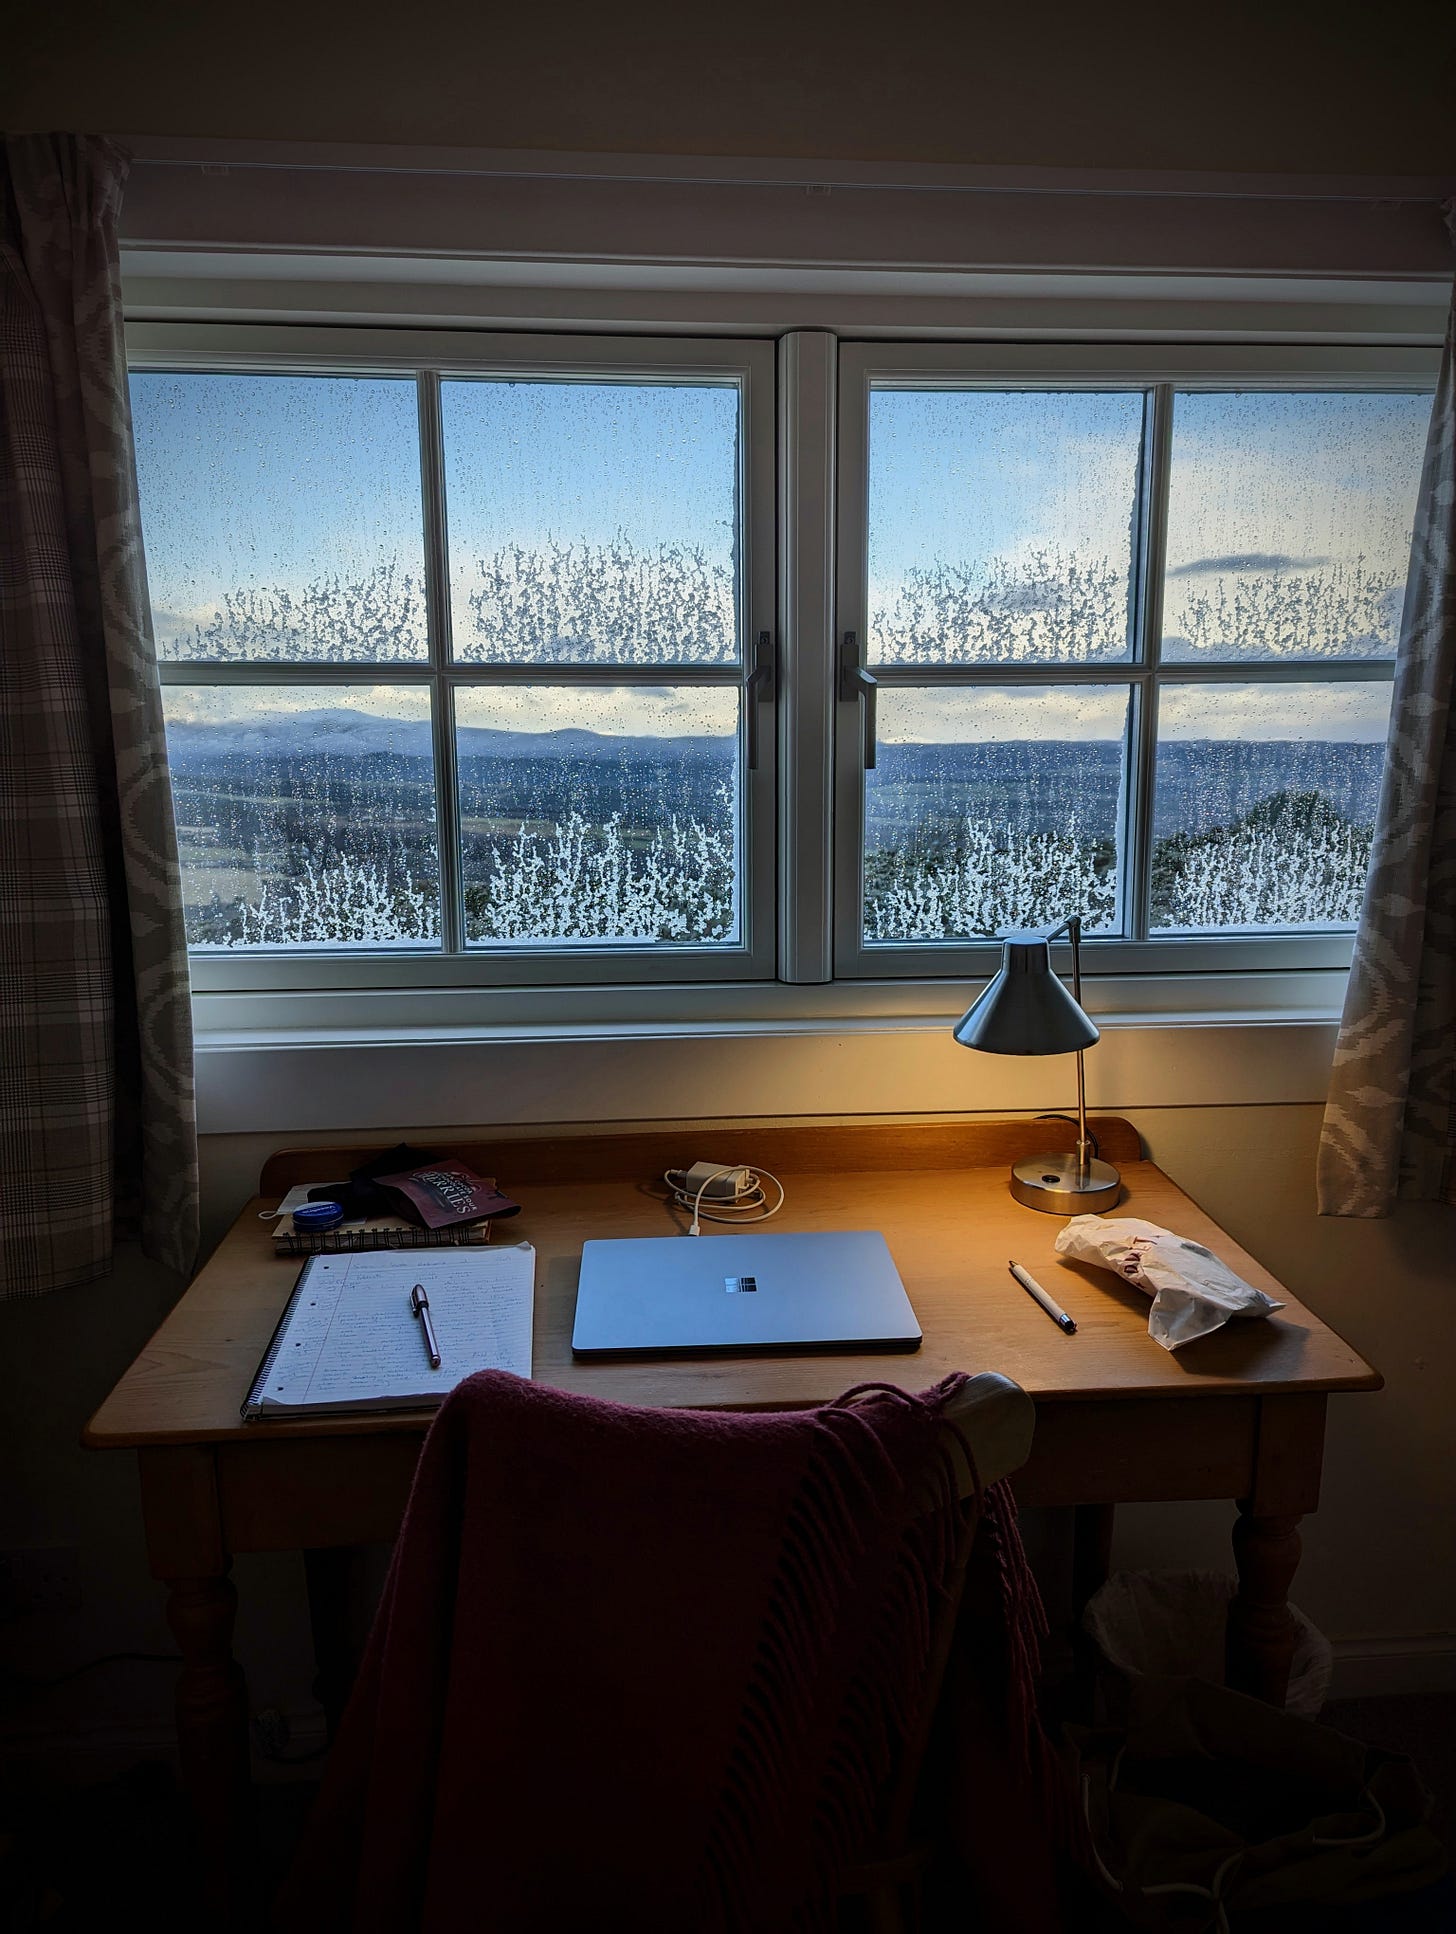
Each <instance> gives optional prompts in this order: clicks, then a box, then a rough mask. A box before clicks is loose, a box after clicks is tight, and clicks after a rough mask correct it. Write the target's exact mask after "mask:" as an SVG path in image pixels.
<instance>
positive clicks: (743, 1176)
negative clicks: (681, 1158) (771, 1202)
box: [681, 1162, 758, 1202]
mask: <svg viewBox="0 0 1456 1934" xmlns="http://www.w3.org/2000/svg"><path fill="white" fill-rule="evenodd" d="M757 1186H758V1185H757V1184H756V1183H755V1181H754V1179H753V1170H752V1169H749V1168H726V1167H725V1166H724V1165H723V1163H722V1162H694V1163H693V1165H692V1167H691V1168H690V1169H687V1170H686V1171H684V1172H683V1175H682V1183H681V1187H682V1188H683V1190H684V1191H685V1192H686V1193H687V1194H688V1195H696V1194H697V1193H698V1191H699V1189H701V1190H702V1192H703V1200H704V1201H705V1202H737V1201H738V1200H739V1198H740V1197H741V1196H745V1195H753V1194H755V1193H756V1192H757Z"/></svg>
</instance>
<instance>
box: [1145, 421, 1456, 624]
mask: <svg viewBox="0 0 1456 1934" xmlns="http://www.w3.org/2000/svg"><path fill="white" fill-rule="evenodd" d="M1430 414H1431V399H1430V398H1429V396H1409V395H1404V396H1382V395H1369V394H1366V395H1335V396H1331V395H1267V394H1265V395H1259V394H1248V395H1241V396H1231V395H1187V396H1179V397H1177V398H1175V401H1174V409H1173V455H1172V469H1171V476H1170V485H1169V497H1168V564H1167V575H1166V580H1165V585H1164V592H1163V655H1164V657H1165V658H1169V659H1174V660H1177V659H1185V660H1187V659H1205V660H1206V659H1231V658H1381V657H1391V656H1393V655H1394V652H1395V646H1396V634H1397V632H1398V630H1399V627H1400V607H1401V599H1402V597H1403V595H1404V591H1405V578H1406V571H1407V568H1408V567H1409V563H1410V542H1411V519H1412V516H1413V514H1414V511H1415V502H1416V486H1417V484H1418V483H1419V481H1420V474H1421V458H1422V454H1423V452H1424V449H1425V441H1426V424H1427V420H1428V419H1429V417H1430Z"/></svg>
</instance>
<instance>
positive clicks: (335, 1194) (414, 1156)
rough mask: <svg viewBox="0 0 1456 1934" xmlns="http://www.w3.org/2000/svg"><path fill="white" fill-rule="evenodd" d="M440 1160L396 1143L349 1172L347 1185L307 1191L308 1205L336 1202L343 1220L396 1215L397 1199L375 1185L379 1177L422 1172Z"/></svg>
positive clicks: (334, 1184) (330, 1184)
mask: <svg viewBox="0 0 1456 1934" xmlns="http://www.w3.org/2000/svg"><path fill="white" fill-rule="evenodd" d="M438 1160H439V1156H438V1155H437V1154H436V1153H435V1151H434V1150H433V1149H428V1148H411V1147H410V1145H409V1143H408V1142H396V1143H395V1145H394V1147H393V1148H387V1149H385V1151H384V1153H383V1154H382V1155H375V1156H373V1157H372V1158H371V1159H370V1160H369V1161H367V1162H361V1163H360V1165H359V1167H358V1168H356V1169H351V1170H350V1172H349V1179H348V1181H347V1182H325V1183H322V1184H321V1185H320V1186H319V1187H318V1188H316V1189H310V1190H309V1192H308V1199H309V1201H310V1202H337V1203H338V1205H339V1207H340V1208H341V1209H342V1210H343V1211H344V1216H345V1218H346V1220H347V1219H348V1218H349V1217H351V1216H371V1215H398V1214H399V1212H400V1200H399V1196H398V1195H397V1194H396V1193H395V1191H394V1190H393V1189H382V1188H380V1187H379V1185H378V1183H377V1182H376V1181H375V1179H374V1178H375V1177H376V1176H379V1175H401V1174H404V1173H405V1172H406V1171H407V1170H409V1169H412V1168H422V1167H423V1166H424V1165H425V1163H427V1162H434V1161H438Z"/></svg>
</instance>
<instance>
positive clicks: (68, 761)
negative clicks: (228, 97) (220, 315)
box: [0, 135, 197, 1297]
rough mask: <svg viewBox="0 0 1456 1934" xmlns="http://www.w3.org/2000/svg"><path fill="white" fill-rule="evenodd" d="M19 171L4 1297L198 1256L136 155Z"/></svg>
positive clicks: (7, 536)
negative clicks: (131, 272)
mask: <svg viewBox="0 0 1456 1934" xmlns="http://www.w3.org/2000/svg"><path fill="white" fill-rule="evenodd" d="M4 164H5V165H4V170H3V175H0V196H3V201H0V1297H8V1296H31V1295H39V1294H41V1293H43V1292H44V1291H46V1290H50V1289H58V1288H62V1287H64V1286H66V1285H69V1284H74V1283H83V1282H87V1281H89V1280H91V1279H92V1278H94V1277H98V1276H103V1275H105V1274H106V1273H107V1271H108V1270H109V1268H110V1266H111V1254H112V1242H113V1238H114V1237H115V1236H117V1235H131V1234H133V1233H135V1234H137V1235H139V1236H140V1238H141V1241H142V1245H143V1248H144V1249H145V1251H146V1252H147V1254H149V1255H151V1256H154V1257H155V1258H156V1259H157V1260H158V1261H159V1262H161V1263H164V1264H166V1265H168V1266H169V1267H171V1268H173V1269H177V1270H182V1271H185V1270H187V1269H188V1268H190V1266H191V1263H192V1261H193V1258H194V1255H195V1252H196V1247H197V1142H196V1134H195V1128H194V1117H193V1097H192V1031H191V1016H190V1009H189V1003H188V984H187V954H186V946H185V941H184V937H183V930H182V907H181V892H180V880H179V869H178V862H177V846H176V839H175V836H174V832H173V824H172V800H171V792H170V788H169V784H168V779H167V765H166V753H165V743H164V739H163V730H162V709H161V694H160V690H159V687H158V681H157V670H156V654H155V650H154V648H153V644H152V638H151V621H150V616H149V606H148V601H147V588H146V576H145V570H144V566H143V561H142V546H141V525H140V518H139V512H138V507H137V488H136V476H135V469H134V464H133V458H132V438H131V415H130V410H129V406H128V400H127V383H126V357H125V353H124V349H123V344H122V326H121V279H120V272H119V267H118V259H117V245H116V216H117V209H118V206H119V204H120V200H121V191H122V187H123V184H124V182H125V180H126V158H125V156H124V155H123V154H122V153H121V152H120V151H119V150H118V149H116V148H114V147H113V146H112V145H111V144H110V143H109V142H106V141H103V140H95V139H91V138H88V137H84V136H71V135H19V136H12V137H6V138H5V143H4Z"/></svg>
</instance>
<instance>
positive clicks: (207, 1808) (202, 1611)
mask: <svg viewBox="0 0 1456 1934" xmlns="http://www.w3.org/2000/svg"><path fill="white" fill-rule="evenodd" d="M138 1465H139V1469H140V1476H141V1485H142V1510H143V1514H144V1516H145V1518H146V1526H147V1550H148V1555H149V1556H150V1559H151V1566H152V1574H153V1576H154V1577H156V1578H159V1579H160V1580H161V1581H162V1583H163V1584H164V1585H165V1586H166V1588H167V1620H168V1623H169V1624H170V1625H171V1627H172V1631H173V1632H174V1634H175V1635H176V1639H177V1647H178V1650H179V1651H180V1652H181V1654H182V1669H181V1671H180V1672H179V1674H178V1677H177V1697H176V1708H175V1710H176V1719H177V1752H178V1759H179V1762H180V1766H181V1774H182V1785H183V1789H184V1791H185V1793H186V1797H187V1799H188V1800H189V1802H190V1803H191V1807H192V1812H193V1818H194V1821H195V1825H196V1831H197V1850H198V1856H199V1863H200V1872H199V1881H200V1885H201V1891H202V1894H203V1900H202V1902H201V1903H199V1905H200V1907H202V1908H204V1909H205V1910H206V1911H207V1913H208V1914H209V1915H210V1916H211V1918H212V1919H213V1920H214V1922H215V1923H216V1924H219V1925H222V1926H243V1925H246V1924H247V1921H248V1918H249V1910H250V1901H249V1894H250V1889H251V1886H252V1884H253V1875H254V1872H255V1869H256V1866H257V1863H256V1860H254V1859H253V1857H252V1855H253V1852H254V1848H253V1815H252V1792H251V1787H250V1784H249V1756H248V1696H247V1688H246V1686H245V1685H244V1683H243V1674H242V1670H241V1668H240V1667H239V1665H238V1664H237V1661H236V1660H235V1659H234V1658H233V1649H232V1645H233V1618H234V1614H235V1612H236V1610H237V1592H236V1590H235V1589H234V1587H233V1583H232V1580H231V1579H230V1578H229V1576H228V1572H229V1571H230V1569H231V1565H232V1561H231V1559H230V1558H229V1556H228V1553H227V1548H226V1544H225V1539H224V1530H223V1518H222V1510H221V1505H220V1502H219V1498H218V1488H217V1471H216V1468H215V1465H214V1461H213V1456H212V1451H211V1448H210V1447H209V1446H207V1445H188V1446H178V1447H177V1448H166V1449H162V1448H158V1449H156V1450H143V1451H141V1452H140V1453H139V1454H138Z"/></svg>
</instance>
